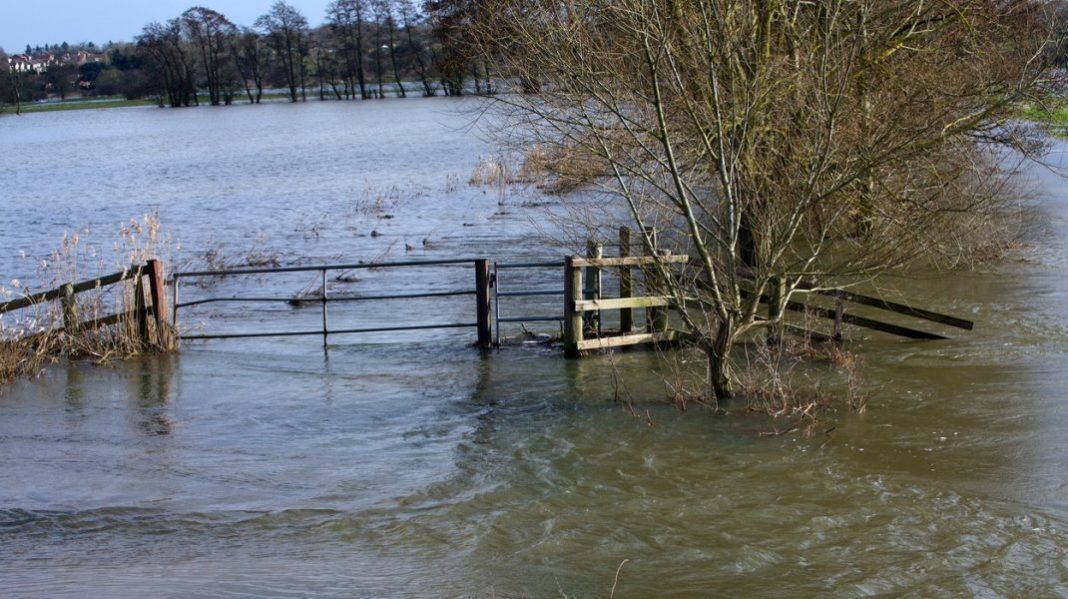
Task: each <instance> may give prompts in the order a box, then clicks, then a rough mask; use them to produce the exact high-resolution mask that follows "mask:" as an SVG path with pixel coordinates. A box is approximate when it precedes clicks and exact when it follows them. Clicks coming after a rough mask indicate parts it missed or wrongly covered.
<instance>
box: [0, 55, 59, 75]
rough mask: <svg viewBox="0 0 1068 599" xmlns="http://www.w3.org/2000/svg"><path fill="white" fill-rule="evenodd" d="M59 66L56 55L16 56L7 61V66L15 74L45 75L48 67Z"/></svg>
mask: <svg viewBox="0 0 1068 599" xmlns="http://www.w3.org/2000/svg"><path fill="white" fill-rule="evenodd" d="M55 64H59V61H58V60H56V57H55V55H54V54H37V55H34V56H31V55H29V54H16V55H14V56H10V57H8V59H7V66H8V68H9V69H11V71H13V72H15V73H38V74H40V73H43V72H45V71H47V70H48V67H50V66H52V65H55Z"/></svg>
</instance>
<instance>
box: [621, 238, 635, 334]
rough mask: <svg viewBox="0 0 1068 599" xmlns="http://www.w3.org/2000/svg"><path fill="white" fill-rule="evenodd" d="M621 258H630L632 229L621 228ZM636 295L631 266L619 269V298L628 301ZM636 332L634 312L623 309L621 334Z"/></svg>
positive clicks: (630, 309) (629, 309)
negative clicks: (627, 299)
mask: <svg viewBox="0 0 1068 599" xmlns="http://www.w3.org/2000/svg"><path fill="white" fill-rule="evenodd" d="M619 257H620V258H629V257H630V227H626V226H623V227H620V228H619ZM633 293H634V279H633V274H632V272H631V267H630V266H620V267H619V297H620V299H626V298H629V297H631V296H632V295H633ZM633 330H634V310H633V309H632V308H622V309H621V310H620V311H619V333H620V334H621V335H626V334H628V333H630V332H631V331H633Z"/></svg>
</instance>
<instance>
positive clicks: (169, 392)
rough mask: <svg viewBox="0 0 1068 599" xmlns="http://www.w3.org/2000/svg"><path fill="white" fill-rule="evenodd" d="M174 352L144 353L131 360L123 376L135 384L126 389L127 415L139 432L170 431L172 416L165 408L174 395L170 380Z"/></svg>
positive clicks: (174, 366)
mask: <svg viewBox="0 0 1068 599" xmlns="http://www.w3.org/2000/svg"><path fill="white" fill-rule="evenodd" d="M179 360H180V358H179V356H178V355H177V354H166V355H161V356H148V357H145V358H142V359H137V360H131V361H130V362H129V364H128V366H129V368H131V369H133V370H134V371H133V372H130V373H129V374H128V375H127V377H128V380H129V382H130V383H131V385H136V388H133V389H131V390H130V393H129V397H130V400H131V415H132V416H133V418H134V421H135V426H136V429H137V430H138V431H139V432H140V433H141V434H143V435H170V434H171V433H172V432H173V429H174V419H173V418H172V417H171V415H170V414H169V413H168V408H169V405H170V403H171V402H172V400H173V399H174V391H173V389H172V384H173V380H174V373H175V371H176V370H177V369H178V368H179V365H180V362H179Z"/></svg>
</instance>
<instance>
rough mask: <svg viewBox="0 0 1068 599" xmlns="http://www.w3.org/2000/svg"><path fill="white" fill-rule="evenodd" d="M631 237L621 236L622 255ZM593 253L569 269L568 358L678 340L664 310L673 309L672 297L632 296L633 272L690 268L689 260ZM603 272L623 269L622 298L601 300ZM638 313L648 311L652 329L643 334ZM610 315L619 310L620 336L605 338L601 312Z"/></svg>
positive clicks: (570, 261) (575, 259)
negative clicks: (671, 266) (636, 330)
mask: <svg viewBox="0 0 1068 599" xmlns="http://www.w3.org/2000/svg"><path fill="white" fill-rule="evenodd" d="M629 238H630V234H629V231H626V232H624V231H620V251H621V252H623V253H629V249H630V248H629ZM588 250H589V251H588V256H587V257H585V258H582V257H579V256H569V257H568V258H567V260H566V261H565V264H564V354H565V355H566V356H568V357H578V356H580V355H582V353H583V352H588V351H594V350H600V349H611V348H617V347H627V346H632V345H641V344H649V343H669V342H674V341H676V340H677V339H678V335H677V333H675V332H674V331H669V330H667V313H666V312H665V311H664V310H662V309H663V308H666V307H669V306H670V305H671V302H672V300H671V298H669V297H667V296H656V295H654V296H640V297H633V296H632V294H633V291H634V287H633V275H632V273H631V271H630V269H631V267H648V266H653V265H656V264H686V263H687V262H689V260H690V258H689V257H688V256H674V255H670V254H661V255H656V256H629V255H624V256H621V257H619V258H604V257H602V256H601V255H600V253H601V248H600V246H590V248H588ZM602 269H619V271H620V272H619V276H620V286H619V289H620V295H621V296H622V297H619V298H603V297H601V291H602V285H601V280H600V278H601V275H602ZM584 270H585V276H584V273H583V271H584ZM636 309H646V310H649V315H648V316H647V318H646V321H647V323H648V324H647V329H648V330H646V332H644V333H634V332H633V310H636ZM605 310H619V311H620V330H619V332H618V334H613V335H605V334H604V331H603V330H602V328H601V323H602V322H603V321H602V319H601V312H602V311H605ZM588 335H592V337H588Z"/></svg>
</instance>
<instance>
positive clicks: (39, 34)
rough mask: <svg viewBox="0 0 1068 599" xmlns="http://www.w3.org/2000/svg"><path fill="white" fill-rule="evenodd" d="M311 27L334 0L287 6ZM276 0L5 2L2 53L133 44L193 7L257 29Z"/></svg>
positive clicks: (292, 0) (302, 0)
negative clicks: (148, 28) (154, 24)
mask: <svg viewBox="0 0 1068 599" xmlns="http://www.w3.org/2000/svg"><path fill="white" fill-rule="evenodd" d="M288 1H289V4H291V5H292V6H295V7H296V8H297V9H298V10H300V11H301V12H302V13H304V16H305V17H307V19H308V22H309V23H311V24H312V26H315V25H319V24H321V23H322V22H323V15H324V13H325V11H326V5H327V4H329V0H288ZM273 3H274V0H203V1H201V2H197V0H147V1H146V0H2V1H0V7H2V8H0V48H3V49H4V50H5V51H7V52H8V53H9V54H10V53H17V52H22V51H23V50H24V49H25V48H26V44H30V45H33V46H37V45H41V46H43V45H45V44H59V43H62V42H68V43H71V44H74V43H78V42H83V41H84V42H89V41H91V42H95V43H97V44H104V43H107V42H108V41H115V42H120V41H133V38H134V36H136V35H137V34H138V33H140V32H141V28H142V27H143V26H144V25H145V23H149V22H151V21H165V20H167V19H172V18H174V17H177V16H178V15H180V14H182V13H183V12H184V11H185V10H186V9H187V8H190V7H192V6H197V5H198V4H199V5H200V6H206V7H208V8H211V9H213V10H216V11H219V12H221V13H223V14H224V15H226V16H227V17H229V19H230V20H231V21H233V22H234V23H237V24H238V25H249V26H251V25H252V22H253V21H255V20H256V17H258V16H260V15H262V14H263V13H265V12H267V10H268V9H269V8H270V7H271V4H273Z"/></svg>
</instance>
